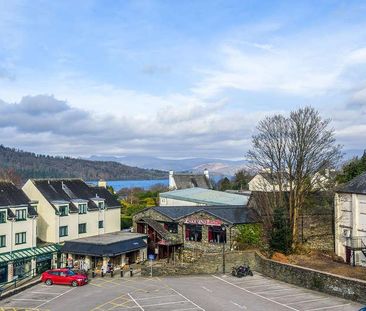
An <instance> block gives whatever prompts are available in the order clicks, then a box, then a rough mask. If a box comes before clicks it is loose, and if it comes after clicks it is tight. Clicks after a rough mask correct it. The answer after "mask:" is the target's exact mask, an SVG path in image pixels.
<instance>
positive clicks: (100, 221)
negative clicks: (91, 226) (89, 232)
mask: <svg viewBox="0 0 366 311" xmlns="http://www.w3.org/2000/svg"><path fill="white" fill-rule="evenodd" d="M98 228H99V229H102V228H104V221H103V220H99V221H98Z"/></svg>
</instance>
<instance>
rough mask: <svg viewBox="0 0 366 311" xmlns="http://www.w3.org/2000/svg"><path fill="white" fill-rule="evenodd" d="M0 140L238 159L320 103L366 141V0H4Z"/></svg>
mask: <svg viewBox="0 0 366 311" xmlns="http://www.w3.org/2000/svg"><path fill="white" fill-rule="evenodd" d="M0 7H1V10H0V143H1V144H3V145H5V146H10V147H16V148H19V149H23V150H27V151H33V152H37V153H42V154H52V155H68V156H75V157H88V156H91V155H108V156H111V155H115V156H123V155H145V156H157V157H165V158H185V157H207V158H223V159H242V158H244V157H245V155H246V152H247V151H248V149H250V142H251V136H252V135H253V134H254V133H255V127H256V124H257V122H258V121H259V120H261V119H262V118H264V117H265V116H267V115H273V114H276V113H283V114H288V113H289V111H291V110H295V109H297V108H299V107H302V106H306V105H311V106H313V107H315V108H316V109H317V110H319V111H320V113H321V115H322V116H323V117H324V118H331V119H332V122H331V127H332V128H334V130H335V134H336V138H337V142H338V143H339V144H342V145H343V146H344V152H346V153H348V154H360V153H361V152H362V150H363V149H365V148H366V144H365V142H366V18H365V16H366V2H365V1H363V0H362V1H352V0H351V1H321V0H317V1H268V0H267V1H250V0H239V1H230V0H223V1H218V0H207V1H205V0H200V1H195V0H187V1H167V0H161V1H147V0H146V1H145V0H141V1H139V0H133V1H128V0H123V1H115V0H113V1H112V0H103V1H102V0H100V1H83V0H79V1H68V0H65V1H39V0H32V1H17V0H13V1H8V0H0Z"/></svg>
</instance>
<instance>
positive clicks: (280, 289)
mask: <svg viewBox="0 0 366 311" xmlns="http://www.w3.org/2000/svg"><path fill="white" fill-rule="evenodd" d="M293 289H294V288H279V289H272V290H270V289H269V290H266V291H264V292H257V294H266V293H273V292H275V293H276V292H282V291H284V290H293Z"/></svg>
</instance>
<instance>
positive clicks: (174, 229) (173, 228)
mask: <svg viewBox="0 0 366 311" xmlns="http://www.w3.org/2000/svg"><path fill="white" fill-rule="evenodd" d="M164 228H165V229H166V230H168V231H169V232H170V233H178V224H176V223H174V222H165V223H164Z"/></svg>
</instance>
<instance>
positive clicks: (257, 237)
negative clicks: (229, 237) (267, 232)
mask: <svg viewBox="0 0 366 311" xmlns="http://www.w3.org/2000/svg"><path fill="white" fill-rule="evenodd" d="M237 230H238V234H237V236H236V240H237V242H239V243H241V244H244V245H247V246H259V245H260V244H261V241H262V226H261V225H260V224H246V225H239V226H237Z"/></svg>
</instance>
